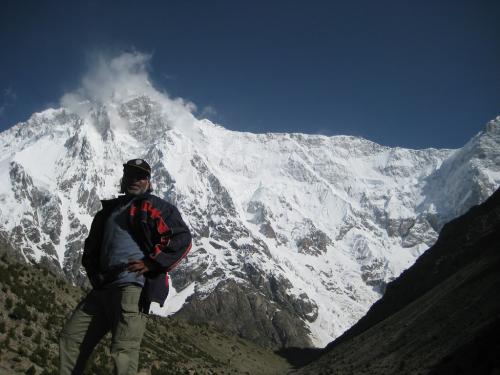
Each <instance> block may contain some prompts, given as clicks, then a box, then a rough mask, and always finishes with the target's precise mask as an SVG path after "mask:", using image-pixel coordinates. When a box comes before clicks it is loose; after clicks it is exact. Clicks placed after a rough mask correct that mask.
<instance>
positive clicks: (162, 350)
mask: <svg viewBox="0 0 500 375" xmlns="http://www.w3.org/2000/svg"><path fill="white" fill-rule="evenodd" d="M83 295H84V293H83V291H82V290H81V289H80V288H78V287H74V286H72V285H71V284H69V283H68V282H67V281H66V280H64V279H62V278H61V277H60V276H56V275H55V274H53V273H51V272H49V271H48V270H47V269H46V268H44V267H41V266H39V265H36V266H31V265H27V264H23V263H20V262H18V261H15V260H14V259H12V258H11V256H10V255H7V254H6V253H5V249H4V248H3V247H0V303H1V304H2V310H1V311H0V373H1V374H3V375H11V374H31V375H35V374H43V375H51V374H57V373H58V371H57V368H58V361H59V358H58V335H59V332H60V330H61V329H62V324H63V322H64V321H65V319H66V318H67V316H68V315H69V313H70V312H71V311H72V309H73V308H74V307H75V306H76V304H77V303H78V301H79V300H80V299H81V298H82V296H83ZM109 347H110V336H109V335H107V336H106V337H105V338H104V339H103V341H102V343H101V344H100V345H99V346H98V347H97V349H96V351H95V353H93V355H92V357H91V359H90V360H89V361H88V364H87V369H86V374H88V375H101V374H102V375H108V374H111V373H112V372H113V370H112V362H111V357H110V355H109ZM289 368H290V366H289V365H288V363H287V362H286V360H284V359H283V358H282V357H279V356H277V355H276V354H274V353H272V352H270V351H268V350H266V349H263V348H261V347H259V346H257V345H255V344H253V343H251V342H249V341H246V340H242V339H240V338H238V337H234V336H228V335H225V334H224V333H222V332H220V331H219V330H217V329H215V328H214V327H213V325H210V324H190V323H188V322H186V321H184V320H182V319H176V318H163V317H155V316H150V317H149V318H148V321H147V328H146V333H145V336H144V340H143V342H142V348H141V352H140V360H139V369H140V371H139V375H162V374H187V373H196V374H206V375H208V374H250V373H251V374H279V373H286V372H287V371H288V370H289Z"/></svg>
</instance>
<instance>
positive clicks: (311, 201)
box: [0, 87, 500, 348]
mask: <svg viewBox="0 0 500 375" xmlns="http://www.w3.org/2000/svg"><path fill="white" fill-rule="evenodd" d="M80 99H81V100H80V101H78V103H77V104H75V103H73V104H72V105H69V104H68V106H67V107H66V108H60V109H50V110H46V111H44V112H41V113H37V114H34V115H33V116H32V117H31V118H30V119H29V120H28V121H27V122H25V123H20V124H18V125H16V126H14V127H12V128H11V129H9V130H7V131H5V132H3V133H1V134H0V150H1V154H0V155H1V156H0V178H1V179H2V181H4V183H3V184H2V185H1V187H0V203H1V205H0V237H1V238H3V239H4V240H5V241H6V242H7V243H8V244H10V245H11V246H12V247H13V248H14V249H15V252H16V254H17V255H18V256H19V257H20V258H24V259H29V260H31V261H33V262H44V263H45V264H47V265H50V266H51V267H52V268H53V269H54V270H62V272H63V273H64V275H66V277H67V278H68V279H69V280H71V281H73V282H75V283H77V284H80V285H82V284H84V283H85V275H84V273H83V272H82V269H81V268H80V258H81V250H82V243H83V241H84V239H85V238H86V236H87V233H88V227H89V225H90V222H91V219H92V217H93V215H94V214H95V212H96V211H97V210H98V209H99V208H100V202H99V199H103V198H110V197H112V196H115V195H116V192H117V190H118V186H119V180H120V175H121V169H122V167H121V165H122V163H123V162H124V161H126V160H128V159H130V158H134V157H143V158H145V159H147V160H148V161H149V162H150V163H151V165H152V167H153V171H154V173H153V182H154V189H155V193H156V194H157V195H159V196H161V197H164V198H166V199H168V200H170V201H172V202H173V203H175V204H176V205H178V207H179V209H180V211H181V212H182V214H183V216H184V217H185V219H186V221H187V223H188V224H189V225H190V227H191V228H192V230H193V234H194V248H193V250H192V252H191V254H190V256H189V257H188V261H187V262H184V263H182V265H181V266H180V267H179V268H178V269H177V270H175V271H174V272H173V273H172V280H173V286H174V290H173V293H172V295H171V296H170V301H169V303H168V306H167V311H159V310H156V311H157V312H158V313H160V314H170V313H173V312H177V311H178V314H179V315H181V316H184V317H187V318H189V319H193V320H196V321H212V322H214V323H215V324H218V325H219V326H220V327H224V328H225V329H228V330H230V331H231V332H234V333H238V334H240V335H241V336H242V337H247V338H251V339H253V340H255V341H257V342H259V343H260V344H262V345H266V346H269V347H273V348H278V347H282V346H309V345H316V346H322V345H324V344H326V343H327V342H329V341H331V339H332V338H334V337H337V336H338V335H340V334H341V333H342V332H343V331H345V330H346V329H347V328H348V327H350V326H351V325H352V324H353V323H354V322H356V321H357V320H358V319H359V318H360V317H361V316H362V315H363V314H364V313H365V312H366V311H367V309H368V308H369V306H371V304H372V303H373V302H374V301H376V300H377V299H378V298H379V297H380V296H381V294H382V293H383V291H384V289H385V286H386V283H387V282H389V281H390V280H392V279H394V278H395V277H396V276H398V275H399V274H400V272H401V271H403V270H404V269H406V268H407V267H408V266H410V265H411V264H413V262H414V261H415V259H416V258H417V257H418V256H419V255H420V254H422V252H423V251H424V250H425V249H426V248H428V247H429V246H431V245H432V244H433V243H434V241H435V239H436V238H437V232H438V231H439V229H440V228H441V226H442V224H443V223H444V222H446V221H447V220H449V219H450V218H452V217H455V216H456V215H458V214H461V213H463V212H465V211H466V210H467V209H468V208H469V207H470V206H471V205H473V204H477V203H480V202H482V201H483V200H484V199H485V198H486V197H487V196H488V195H489V194H491V193H492V192H493V191H494V189H495V188H496V187H497V186H498V185H499V184H500V162H499V158H500V118H499V119H497V120H494V121H492V122H491V123H489V124H488V126H487V127H486V128H485V130H484V131H483V132H482V133H480V134H478V135H477V136H476V137H474V138H473V139H472V140H471V141H470V142H469V143H468V144H467V145H466V146H464V148H462V149H459V150H436V149H428V150H408V149H401V148H388V147H384V146H381V145H378V144H375V143H373V142H370V141H367V140H364V139H361V138H356V137H348V136H336V137H326V136H319V135H304V134H251V133H239V132H234V131H229V130H226V129H224V128H222V127H220V126H217V125H215V124H213V123H211V122H210V121H208V120H198V119H196V118H195V117H194V116H193V114H192V113H191V109H190V107H189V105H188V104H186V103H184V102H182V101H180V100H173V99H170V98H169V97H168V96H166V95H165V94H163V93H159V92H158V91H156V90H154V89H153V88H152V87H150V88H149V91H147V92H145V93H141V94H138V93H134V92H131V93H128V92H127V94H123V95H121V96H116V95H115V96H112V97H111V98H108V99H107V101H102V100H100V101H99V100H93V99H92V98H87V99H82V98H80ZM184 302H186V303H184ZM249 327H251V328H249Z"/></svg>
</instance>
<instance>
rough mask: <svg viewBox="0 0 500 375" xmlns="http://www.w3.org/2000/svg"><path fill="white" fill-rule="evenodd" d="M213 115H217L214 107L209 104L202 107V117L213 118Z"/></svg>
mask: <svg viewBox="0 0 500 375" xmlns="http://www.w3.org/2000/svg"><path fill="white" fill-rule="evenodd" d="M215 116H217V110H216V109H215V107H213V106H211V105H208V106H206V107H204V108H203V109H202V111H201V113H200V117H203V118H205V117H206V118H209V119H211V118H214V117H215Z"/></svg>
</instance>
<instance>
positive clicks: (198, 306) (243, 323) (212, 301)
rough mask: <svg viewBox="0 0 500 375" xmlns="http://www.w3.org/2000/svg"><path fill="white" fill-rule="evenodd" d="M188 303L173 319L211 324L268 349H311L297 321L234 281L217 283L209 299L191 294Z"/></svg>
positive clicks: (277, 306) (306, 331)
mask: <svg viewBox="0 0 500 375" xmlns="http://www.w3.org/2000/svg"><path fill="white" fill-rule="evenodd" d="M188 300H189V303H188V304H186V305H185V306H184V307H183V308H182V309H181V310H180V311H179V312H178V313H177V314H176V316H178V317H183V318H186V319H188V320H190V321H193V322H207V321H210V322H213V323H214V325H215V326H216V327H218V328H220V329H223V330H225V331H228V332H231V333H236V334H238V335H239V336H241V337H243V338H245V339H248V340H251V341H253V342H255V343H258V344H259V345H262V346H264V347H268V348H273V349H277V348H280V347H284V346H299V347H309V346H311V342H310V340H309V338H308V336H307V335H308V333H309V332H308V330H307V329H306V328H305V326H304V323H303V322H302V321H301V320H300V319H299V318H297V317H296V316H294V314H292V313H290V312H289V311H287V310H284V309H280V306H279V305H277V304H275V303H272V302H270V301H269V300H268V299H267V298H266V297H265V296H264V295H263V294H261V293H260V292H258V291H256V290H254V289H253V288H252V289H250V288H248V287H247V286H244V285H241V284H238V283H236V282H235V281H234V280H227V281H225V282H221V283H219V285H218V286H217V287H216V289H215V290H214V291H213V292H212V293H210V295H208V296H204V297H200V296H198V295H194V296H192V297H190V298H189V299H188Z"/></svg>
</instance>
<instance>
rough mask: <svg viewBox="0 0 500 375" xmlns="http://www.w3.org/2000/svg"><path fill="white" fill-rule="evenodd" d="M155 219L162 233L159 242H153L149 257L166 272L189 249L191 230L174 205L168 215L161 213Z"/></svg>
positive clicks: (175, 264)
mask: <svg viewBox="0 0 500 375" xmlns="http://www.w3.org/2000/svg"><path fill="white" fill-rule="evenodd" d="M156 220H158V221H159V222H157V227H159V228H161V230H160V231H164V233H160V243H158V244H154V248H153V252H152V253H151V254H150V258H151V259H152V260H153V261H154V262H155V263H156V264H158V265H159V266H160V268H161V269H163V270H165V271H167V272H168V271H170V270H172V269H173V268H174V267H175V266H177V264H178V263H179V262H180V261H181V260H182V259H183V258H184V257H185V256H186V255H187V254H188V253H189V250H191V241H192V237H191V232H190V231H189V228H188V226H187V225H186V223H184V220H182V217H181V214H180V213H179V210H178V209H177V208H176V207H175V206H172V211H171V212H170V213H169V214H168V215H161V216H160V217H158V218H157V219H156Z"/></svg>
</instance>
